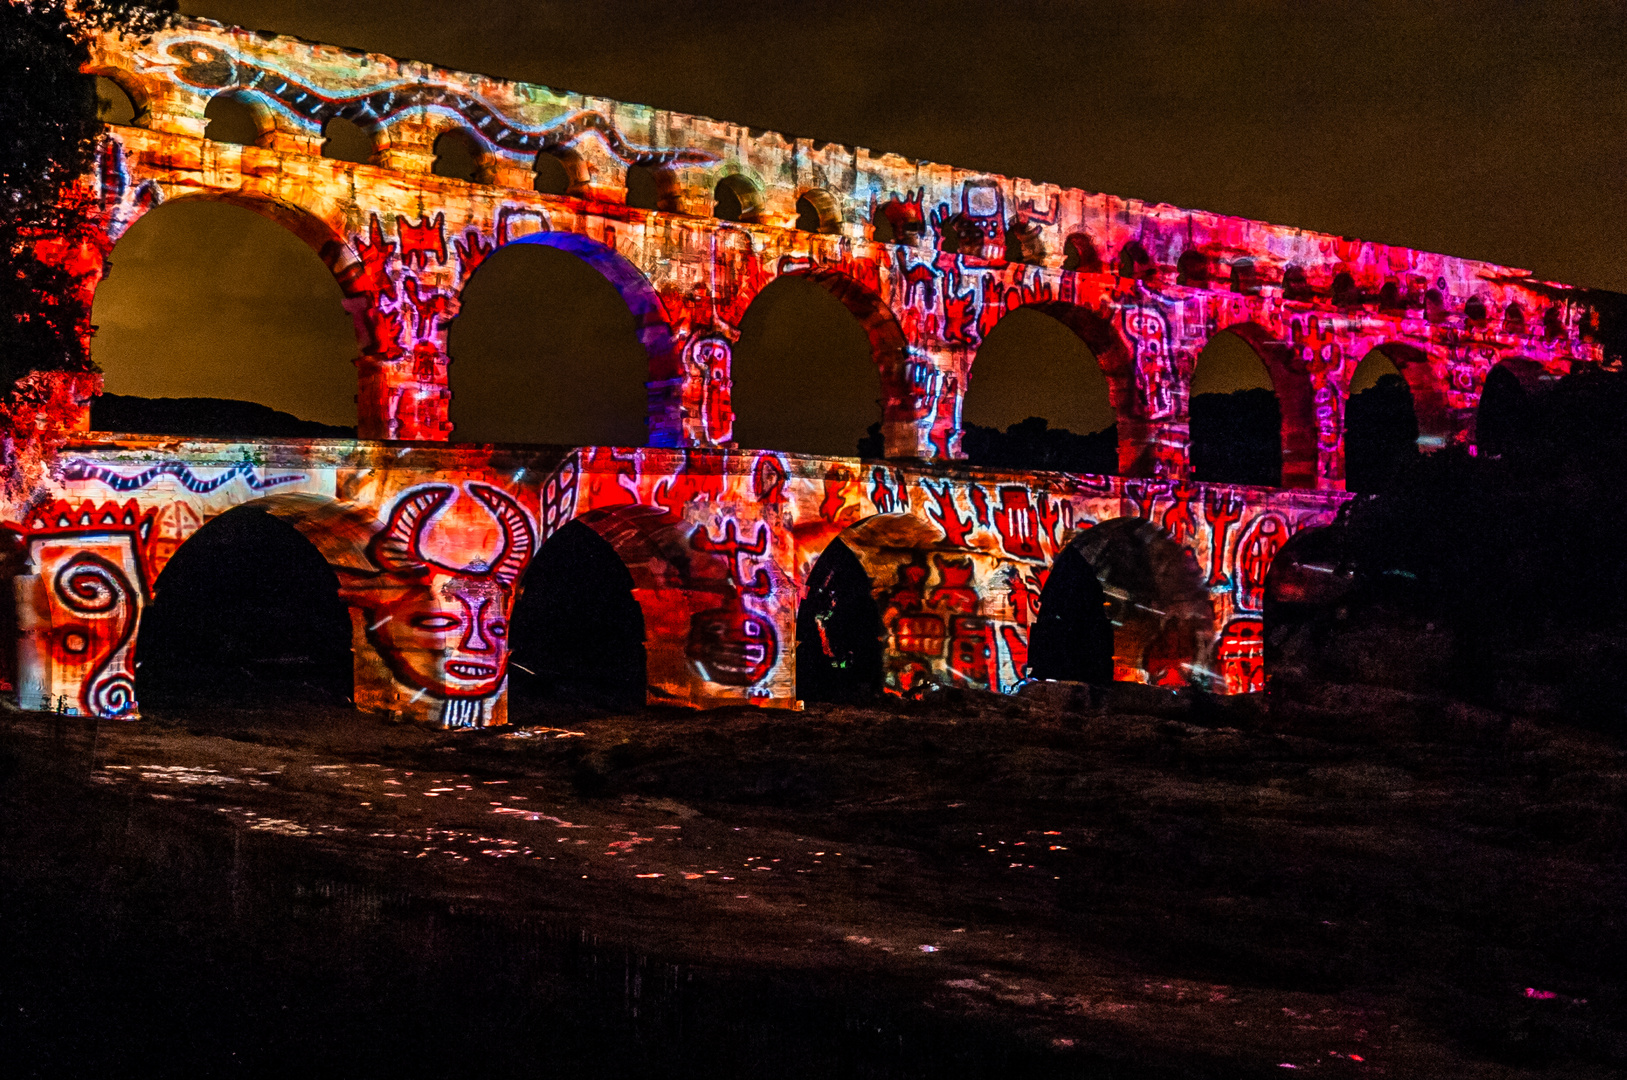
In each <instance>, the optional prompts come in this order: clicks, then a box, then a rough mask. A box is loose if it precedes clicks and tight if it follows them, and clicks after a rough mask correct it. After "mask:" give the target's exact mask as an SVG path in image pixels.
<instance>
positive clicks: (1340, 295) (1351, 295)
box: [1332, 270, 1367, 307]
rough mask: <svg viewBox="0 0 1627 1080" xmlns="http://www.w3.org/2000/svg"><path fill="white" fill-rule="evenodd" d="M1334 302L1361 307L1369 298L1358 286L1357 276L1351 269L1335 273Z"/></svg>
mask: <svg viewBox="0 0 1627 1080" xmlns="http://www.w3.org/2000/svg"><path fill="white" fill-rule="evenodd" d="M1332 292H1333V302H1334V303H1335V304H1338V305H1339V306H1340V307H1361V306H1362V304H1363V303H1365V302H1366V300H1367V298H1366V297H1365V296H1363V295H1362V292H1361V290H1360V289H1358V288H1357V287H1356V278H1355V276H1354V275H1353V274H1351V272H1350V271H1349V270H1341V271H1339V272H1338V273H1337V274H1334V275H1333V289H1332Z"/></svg>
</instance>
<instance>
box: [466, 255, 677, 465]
mask: <svg viewBox="0 0 1627 1080" xmlns="http://www.w3.org/2000/svg"><path fill="white" fill-rule="evenodd" d="M526 249H534V250H535V251H536V252H539V253H540V252H542V251H545V250H551V251H555V252H561V253H563V254H564V255H568V256H571V257H573V259H574V260H575V262H576V263H580V264H582V265H583V266H585V267H586V268H587V269H588V270H591V271H593V272H594V274H596V277H595V276H594V275H592V274H576V275H575V276H576V278H577V280H575V281H572V280H571V277H572V275H573V272H574V271H575V266H574V265H572V264H568V263H565V260H559V261H560V262H561V263H562V264H564V265H561V266H555V267H549V266H548V265H547V263H546V261H544V262H542V263H539V264H537V265H534V266H533V267H531V269H532V270H533V271H534V272H540V273H542V274H544V275H547V276H548V278H549V279H551V283H552V284H559V283H563V284H565V285H568V286H569V287H570V288H572V289H573V290H576V291H575V292H574V294H573V295H572V296H571V297H569V298H566V299H565V300H564V302H563V305H562V306H568V305H574V307H575V309H577V310H578V311H585V315H583V316H582V317H581V318H579V320H578V322H577V324H576V326H577V328H579V329H582V330H585V331H586V333H585V335H584V336H582V337H581V339H580V340H575V341H572V342H570V343H569V344H568V346H567V347H574V348H575V349H576V350H577V352H576V363H575V365H574V366H575V368H576V369H577V370H575V371H572V372H571V373H570V374H571V375H574V376H575V377H576V384H575V385H574V386H572V388H571V390H572V392H571V395H570V396H569V397H566V398H565V399H563V400H561V401H558V403H557V404H555V405H553V406H551V407H550V408H549V410H548V411H547V412H545V413H543V416H544V417H545V419H544V420H543V423H545V424H548V425H550V426H551V427H552V428H553V430H552V431H551V432H550V434H549V437H547V438H537V437H535V432H536V419H535V417H534V416H528V414H527V410H528V409H530V408H532V407H533V406H534V403H535V402H536V400H537V396H538V395H537V392H536V391H537V385H538V384H535V383H534V384H532V385H531V386H527V385H524V384H523V383H522V381H521V376H520V375H519V374H518V373H517V372H516V373H514V374H510V370H511V369H510V368H509V366H508V365H507V364H506V363H505V361H507V360H508V359H510V358H511V357H512V356H513V348H512V344H511V342H512V340H513V339H512V337H510V336H505V334H504V333H502V331H503V330H505V329H507V328H506V327H505V326H504V323H503V322H502V320H503V319H504V318H505V317H506V315H507V310H506V309H512V308H517V307H519V306H520V303H521V301H523V299H524V297H523V296H522V295H521V293H520V292H519V290H520V288H521V287H522V286H521V283H520V282H519V281H509V280H505V278H504V277H493V274H494V273H501V274H507V275H510V276H512V272H511V271H508V270H506V269H505V268H506V267H509V266H514V265H516V263H515V260H516V258H517V256H518V255H519V254H521V253H524V252H525V251H526ZM599 281H602V282H604V283H605V284H608V286H609V289H610V291H609V292H603V293H601V294H600V295H597V296H596V295H595V292H596V291H597V290H598V288H599V286H598V282H599ZM478 282H496V283H497V288H498V289H499V290H502V291H500V292H498V293H494V294H492V295H490V296H489V297H488V296H487V295H486V294H485V293H484V292H483V291H482V288H481V286H480V285H478V284H476V283H478ZM471 290H473V292H471ZM611 292H613V293H614V297H612V296H611ZM616 298H619V301H620V306H624V307H625V310H626V311H627V313H628V314H629V315H630V317H631V322H632V326H631V333H630V334H627V335H625V336H622V335H621V334H620V333H619V332H618V331H615V330H614V329H613V328H612V327H613V324H614V323H615V321H616V320H617V318H618V316H617V315H616V312H615V308H616V307H617V306H618V305H617V300H616ZM544 300H545V302H558V301H559V300H560V298H559V297H557V296H550V297H546V298H544ZM607 302H608V303H607ZM458 303H459V315H458V316H457V317H456V318H454V319H453V320H452V321H451V323H450V325H449V327H448V330H447V340H448V351H449V352H450V353H452V355H453V357H454V362H453V364H452V366H451V369H450V370H451V374H450V381H451V386H452V391H453V398H452V416H453V420H454V422H455V423H456V424H457V425H458V427H459V428H460V429H461V431H460V433H459V434H458V436H457V438H458V439H459V441H478V442H557V443H566V444H580V445H628V444H630V445H635V446H642V445H646V444H649V443H652V442H657V441H659V440H658V439H657V438H654V437H652V436H655V435H658V434H659V429H658V428H657V427H655V424H656V420H657V417H658V416H659V415H660V413H659V408H658V405H657V403H656V400H655V399H656V397H658V395H653V394H651V393H650V392H649V391H648V390H647V389H646V385H649V386H651V387H656V386H662V385H665V380H670V379H671V378H673V377H674V375H675V374H676V368H677V359H676V357H675V356H674V348H673V338H672V330H671V327H670V326H669V325H668V324H667V321H666V310H665V308H664V307H663V306H662V303H661V298H660V296H659V295H658V294H657V293H656V291H655V288H654V286H652V285H651V284H650V282H649V280H648V279H647V278H646V277H645V276H644V274H643V273H642V272H641V271H640V270H639V269H638V267H636V266H634V265H633V264H632V263H631V262H630V261H628V259H627V258H626V257H624V256H622V255H621V254H619V253H618V252H616V251H615V250H614V249H612V248H610V247H609V246H607V245H605V244H603V243H600V242H599V241H597V240H593V239H591V238H590V237H586V236H582V235H579V234H577V233H567V232H555V231H544V232H537V233H530V234H527V235H524V236H521V237H518V238H516V239H513V240H510V241H509V242H508V243H506V244H504V245H503V246H502V247H500V248H498V249H497V250H496V251H494V252H492V253H491V254H490V255H488V256H487V257H486V258H485V259H484V260H482V262H481V263H480V265H479V267H477V268H476V269H475V271H474V272H473V273H472V274H470V275H469V277H468V279H467V280H466V281H465V282H464V283H463V286H462V289H461V291H460V293H459V298H458ZM470 316H474V317H475V318H476V319H477V320H479V321H471V320H470ZM521 317H522V318H524V317H525V316H524V315H523V314H522V316H521ZM490 322H494V323H495V324H496V326H497V328H498V331H499V332H498V333H497V334H495V335H486V336H485V337H482V338H475V339H473V340H472V341H471V339H470V338H469V337H468V335H470V334H471V333H475V332H477V331H478V330H479V329H482V328H483V327H484V325H486V324H487V323H490ZM528 325H535V324H529V323H528ZM538 329H539V330H546V329H547V327H546V326H540V327H538ZM539 336H540V335H539ZM618 336H620V337H622V340H621V341H617V340H616V338H617V337H618ZM471 345H472V346H473V347H472V348H471V347H470V346H471ZM453 346H456V348H453ZM633 350H636V351H633ZM460 353H461V354H462V359H461V360H459V359H458V356H459V354H460ZM555 359H557V357H555ZM596 365H603V367H599V366H596ZM606 368H608V370H606ZM532 370H533V372H534V373H535V370H536V369H535V368H533V369H532ZM472 372H473V373H474V374H472ZM536 377H538V378H539V381H540V385H541V386H542V387H544V388H546V387H547V381H546V374H545V373H543V374H542V375H539V376H536ZM528 391H529V392H528ZM584 408H587V409H589V410H591V411H592V412H593V413H594V414H595V415H593V416H592V418H591V419H589V418H587V416H586V414H585V413H584ZM475 410H485V414H484V415H477V414H476V413H475Z"/></svg>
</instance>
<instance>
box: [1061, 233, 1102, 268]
mask: <svg viewBox="0 0 1627 1080" xmlns="http://www.w3.org/2000/svg"><path fill="white" fill-rule="evenodd" d="M1062 250H1063V257H1062V269H1064V270H1074V271H1078V272H1079V273H1083V274H1099V273H1101V270H1102V257H1101V255H1099V254H1098V253H1097V251H1096V244H1095V242H1094V241H1092V240H1091V238H1090V237H1089V236H1086V235H1085V234H1084V233H1073V234H1072V235H1070V236H1069V237H1068V238H1067V239H1066V240H1065V241H1063V243H1062Z"/></svg>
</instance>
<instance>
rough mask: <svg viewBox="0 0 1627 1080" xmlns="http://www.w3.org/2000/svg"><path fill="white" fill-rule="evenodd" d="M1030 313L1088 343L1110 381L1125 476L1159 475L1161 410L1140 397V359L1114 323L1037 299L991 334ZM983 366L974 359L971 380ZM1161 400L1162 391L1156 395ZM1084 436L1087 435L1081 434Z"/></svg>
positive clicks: (1074, 307) (1110, 399) (1109, 395)
mask: <svg viewBox="0 0 1627 1080" xmlns="http://www.w3.org/2000/svg"><path fill="white" fill-rule="evenodd" d="M1021 310H1027V311H1034V312H1037V313H1038V314H1041V315H1046V316H1049V317H1050V318H1052V319H1054V320H1056V321H1057V322H1059V323H1061V324H1062V325H1063V326H1065V327H1067V328H1068V329H1069V330H1071V331H1073V334H1074V336H1075V337H1077V338H1078V339H1079V340H1080V341H1082V342H1084V344H1085V347H1086V348H1087V349H1089V350H1090V353H1091V355H1092V356H1093V357H1094V358H1095V361H1096V366H1097V367H1098V368H1099V369H1100V370H1101V373H1102V377H1103V378H1104V379H1105V380H1106V382H1107V401H1108V405H1109V406H1110V408H1111V409H1112V412H1113V416H1114V423H1115V425H1116V426H1117V428H1118V473H1119V475H1121V476H1151V475H1154V472H1155V467H1154V459H1153V450H1154V447H1153V442H1154V440H1153V438H1152V427H1153V423H1154V422H1155V419H1156V418H1155V417H1154V416H1153V415H1152V413H1153V412H1155V411H1156V408H1153V409H1149V408H1148V407H1147V404H1146V403H1145V402H1143V401H1142V400H1140V396H1139V395H1138V394H1137V393H1136V375H1135V361H1134V359H1133V357H1132V355H1131V353H1130V349H1129V347H1128V346H1127V345H1125V343H1124V338H1123V337H1122V336H1120V334H1119V332H1118V331H1117V330H1116V329H1114V327H1113V324H1112V323H1111V322H1110V321H1108V320H1107V319H1105V318H1103V317H1102V316H1101V315H1100V314H1099V313H1097V312H1096V311H1095V310H1093V309H1091V308H1087V307H1083V306H1081V305H1078V304H1070V303H1067V302H1064V301H1054V300H1053V301H1036V302H1034V303H1030V304H1021V305H1017V306H1014V307H1012V308H1010V309H1008V310H1007V311H1006V312H1005V313H1004V314H1003V315H1001V317H1000V321H999V322H996V323H995V324H994V326H993V327H991V328H990V330H989V332H990V333H991V334H992V333H993V332H994V331H995V330H998V329H999V327H1000V323H1001V322H1004V320H1005V319H1007V318H1010V317H1011V315H1012V314H1013V312H1016V311H1021ZM976 371H977V362H976V359H975V357H974V359H973V362H972V369H971V373H970V374H969V375H968V381H969V382H975V377H976ZM1152 396H1153V397H1154V398H1156V397H1157V395H1156V393H1155V394H1153V395H1152ZM1079 434H1085V433H1084V432H1080V433H1079Z"/></svg>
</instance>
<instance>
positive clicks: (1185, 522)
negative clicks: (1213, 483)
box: [1164, 480, 1198, 544]
mask: <svg viewBox="0 0 1627 1080" xmlns="http://www.w3.org/2000/svg"><path fill="white" fill-rule="evenodd" d="M1197 493H1198V489H1197V488H1195V487H1193V486H1192V485H1191V484H1189V483H1187V482H1186V481H1184V480H1182V481H1178V482H1177V483H1176V484H1175V487H1174V489H1173V490H1172V491H1171V492H1170V496H1171V498H1173V499H1174V500H1175V501H1174V502H1173V503H1171V504H1170V508H1169V509H1168V510H1165V511H1164V531H1165V532H1167V533H1169V535H1170V536H1172V537H1174V539H1175V542H1176V543H1177V544H1189V543H1190V542H1191V541H1192V539H1193V537H1195V536H1197V533H1198V525H1197V522H1196V521H1194V520H1193V518H1192V496H1194V495H1196V494H1197Z"/></svg>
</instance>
